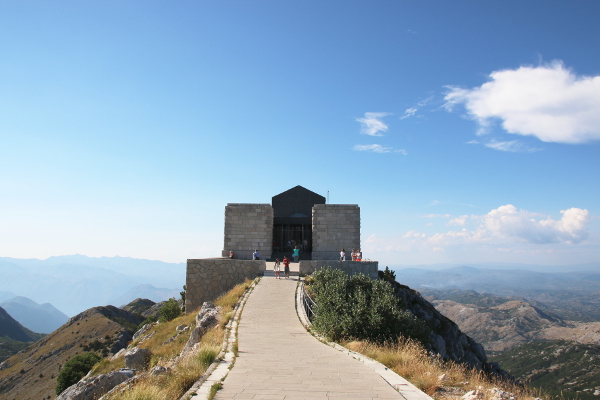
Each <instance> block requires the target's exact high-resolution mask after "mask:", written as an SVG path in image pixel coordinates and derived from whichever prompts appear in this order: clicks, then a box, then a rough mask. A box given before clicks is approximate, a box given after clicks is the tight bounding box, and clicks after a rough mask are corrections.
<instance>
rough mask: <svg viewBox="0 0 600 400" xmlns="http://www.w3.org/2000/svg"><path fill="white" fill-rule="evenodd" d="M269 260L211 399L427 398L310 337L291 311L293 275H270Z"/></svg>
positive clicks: (252, 295) (293, 290)
mask: <svg viewBox="0 0 600 400" xmlns="http://www.w3.org/2000/svg"><path fill="white" fill-rule="evenodd" d="M272 264H273V263H267V273H266V274H265V276H264V277H263V278H262V279H261V281H260V282H259V283H258V285H257V286H256V287H255V288H254V291H253V292H252V293H251V295H250V296H249V298H248V301H247V303H246V305H245V307H244V310H243V312H242V317H241V320H240V323H239V328H238V329H239V330H238V346H239V353H238V357H237V359H236V361H235V365H234V367H233V368H232V370H231V371H230V372H229V374H228V376H227V378H226V379H225V381H224V382H223V388H222V389H221V390H219V391H218V392H217V395H216V396H215V399H227V400H229V399H282V400H299V399H409V400H416V399H424V398H428V397H427V396H426V395H425V394H423V393H422V392H418V393H416V392H415V391H414V389H410V390H409V393H405V395H401V394H400V393H398V392H397V391H396V390H394V388H393V387H392V386H390V384H388V382H386V381H385V380H384V379H383V378H382V377H381V376H380V375H378V374H377V373H376V372H374V371H373V369H371V368H369V367H368V366H367V365H365V364H364V363H362V362H360V361H357V360H355V359H353V358H351V357H350V356H348V355H347V354H344V353H342V352H340V351H338V350H335V349H334V348H332V347H329V346H327V345H326V344H324V343H321V342H320V341H318V340H317V339H316V338H314V337H313V336H312V335H310V334H309V333H308V332H307V331H306V329H305V328H304V327H303V326H302V324H301V323H300V321H299V320H298V316H297V315H296V309H295V289H296V284H297V279H298V278H297V277H291V278H290V279H280V280H278V279H275V277H274V274H273V266H272ZM282 275H283V273H282Z"/></svg>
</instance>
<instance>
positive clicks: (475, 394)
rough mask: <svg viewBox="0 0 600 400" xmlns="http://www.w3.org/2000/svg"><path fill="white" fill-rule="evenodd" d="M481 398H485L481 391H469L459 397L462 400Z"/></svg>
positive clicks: (477, 399) (478, 399)
mask: <svg viewBox="0 0 600 400" xmlns="http://www.w3.org/2000/svg"><path fill="white" fill-rule="evenodd" d="M483 398H485V393H484V392H482V391H481V390H471V391H470V392H467V393H465V395H464V396H463V397H461V399H462V400H480V399H483Z"/></svg>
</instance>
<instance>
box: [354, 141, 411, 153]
mask: <svg viewBox="0 0 600 400" xmlns="http://www.w3.org/2000/svg"><path fill="white" fill-rule="evenodd" d="M352 150H355V151H370V152H372V153H391V152H394V153H400V154H403V155H405V156H406V155H408V153H407V152H406V150H402V149H400V150H394V149H393V148H391V147H385V146H382V145H380V144H357V145H356V146H354V147H353V148H352Z"/></svg>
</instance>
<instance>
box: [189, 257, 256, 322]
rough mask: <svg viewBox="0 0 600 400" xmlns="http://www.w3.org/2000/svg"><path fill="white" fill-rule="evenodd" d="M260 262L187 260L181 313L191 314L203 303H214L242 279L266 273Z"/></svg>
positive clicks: (206, 259)
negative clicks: (183, 306)
mask: <svg viewBox="0 0 600 400" xmlns="http://www.w3.org/2000/svg"><path fill="white" fill-rule="evenodd" d="M266 267H267V266H266V262H265V261H264V260H235V259H234V260H231V259H229V258H203V259H190V260H187V276H186V285H187V292H186V297H185V310H186V312H192V311H194V310H195V309H197V308H198V307H201V306H202V304H203V303H204V302H205V301H214V300H215V299H216V298H217V297H219V296H220V295H221V294H223V293H225V292H227V291H228V290H230V289H231V288H233V287H234V286H235V285H237V284H239V283H242V282H244V279H246V278H248V279H254V278H256V276H257V275H259V274H260V273H262V272H264V271H265V270H266Z"/></svg>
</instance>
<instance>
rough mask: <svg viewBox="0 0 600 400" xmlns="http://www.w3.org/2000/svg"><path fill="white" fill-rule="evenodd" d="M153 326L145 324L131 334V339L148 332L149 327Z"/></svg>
mask: <svg viewBox="0 0 600 400" xmlns="http://www.w3.org/2000/svg"><path fill="white" fill-rule="evenodd" d="M153 326H154V324H145V325H144V326H142V327H141V328H140V329H139V330H138V331H137V332H136V333H135V334H134V335H133V338H132V339H133V340H136V339H137V338H139V337H140V336H142V335H143V334H145V333H146V332H148V331H149V330H150V328H152V327H153Z"/></svg>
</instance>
